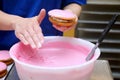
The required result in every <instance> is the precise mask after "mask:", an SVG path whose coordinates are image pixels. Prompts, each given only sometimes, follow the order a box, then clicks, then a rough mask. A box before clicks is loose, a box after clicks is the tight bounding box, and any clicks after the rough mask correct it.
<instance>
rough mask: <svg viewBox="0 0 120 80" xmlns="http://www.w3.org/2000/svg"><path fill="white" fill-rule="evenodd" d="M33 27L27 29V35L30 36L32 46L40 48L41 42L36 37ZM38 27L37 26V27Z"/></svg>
mask: <svg viewBox="0 0 120 80" xmlns="http://www.w3.org/2000/svg"><path fill="white" fill-rule="evenodd" d="M34 27H36V25H33V26H32V27H30V28H29V30H28V33H29V34H30V36H31V38H32V40H33V42H34V44H35V45H36V46H37V48H40V47H41V42H40V40H39V38H38V36H37V33H36V32H35V31H34ZM37 27H38V26H37Z"/></svg>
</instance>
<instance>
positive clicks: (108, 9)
mask: <svg viewBox="0 0 120 80" xmlns="http://www.w3.org/2000/svg"><path fill="white" fill-rule="evenodd" d="M114 14H119V16H118V19H117V21H116V23H115V25H114V26H113V27H112V29H111V30H110V32H109V33H108V35H107V36H106V38H105V39H104V40H103V43H102V44H101V45H100V46H99V48H100V49H101V52H102V54H101V56H100V58H99V59H102V60H108V61H109V64H110V68H111V71H112V76H113V77H114V80H120V0H88V1H87V5H85V6H83V10H82V13H81V15H80V17H79V23H78V25H77V28H76V29H75V30H71V31H69V32H66V33H64V35H65V36H74V37H77V38H82V39H85V40H88V41H90V42H93V43H96V41H97V39H98V37H99V36H100V34H101V32H102V31H103V29H104V28H105V27H106V25H107V24H108V22H109V20H110V19H111V18H112V16H113V15H114ZM74 32H75V33H74Z"/></svg>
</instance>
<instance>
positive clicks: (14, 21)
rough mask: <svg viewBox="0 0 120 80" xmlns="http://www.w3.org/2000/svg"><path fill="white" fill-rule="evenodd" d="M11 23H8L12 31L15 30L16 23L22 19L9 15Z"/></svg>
mask: <svg viewBox="0 0 120 80" xmlns="http://www.w3.org/2000/svg"><path fill="white" fill-rule="evenodd" d="M11 18H12V19H11V21H10V26H11V29H12V30H15V26H16V25H17V23H18V22H21V19H22V17H19V16H15V15H11Z"/></svg>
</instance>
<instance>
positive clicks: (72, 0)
mask: <svg viewBox="0 0 120 80" xmlns="http://www.w3.org/2000/svg"><path fill="white" fill-rule="evenodd" d="M86 1H87V0H63V1H62V3H63V4H62V5H63V7H64V6H66V5H68V4H71V3H77V4H79V5H84V4H86Z"/></svg>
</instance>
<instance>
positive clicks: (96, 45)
mask: <svg viewBox="0 0 120 80" xmlns="http://www.w3.org/2000/svg"><path fill="white" fill-rule="evenodd" d="M117 17H118V14H115V15H113V17H112V19H111V20H110V21H109V23H108V25H107V26H106V27H105V29H104V31H103V32H102V33H101V36H100V37H99V39H98V41H97V43H96V44H95V46H94V47H93V48H92V50H91V51H90V53H89V54H88V56H87V57H86V61H89V60H91V59H92V57H93V56H94V53H95V50H96V49H97V48H98V46H99V45H100V44H101V43H102V41H103V39H104V38H105V36H106V34H107V33H108V32H109V30H110V29H111V27H112V25H113V24H114V23H115V21H116V20H117Z"/></svg>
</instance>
